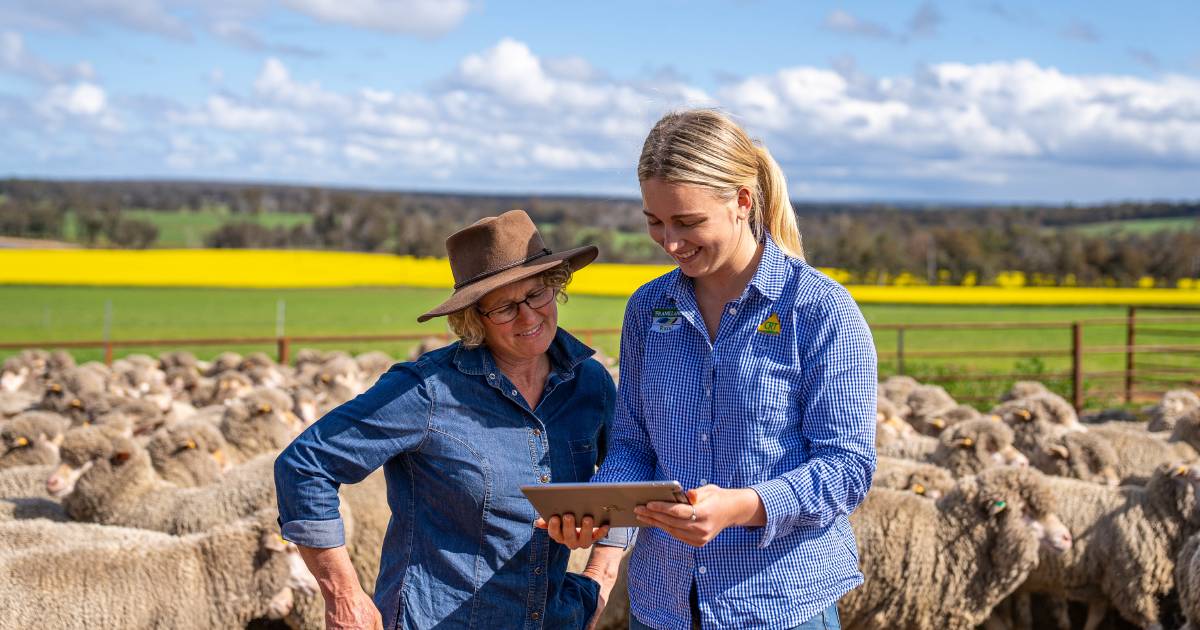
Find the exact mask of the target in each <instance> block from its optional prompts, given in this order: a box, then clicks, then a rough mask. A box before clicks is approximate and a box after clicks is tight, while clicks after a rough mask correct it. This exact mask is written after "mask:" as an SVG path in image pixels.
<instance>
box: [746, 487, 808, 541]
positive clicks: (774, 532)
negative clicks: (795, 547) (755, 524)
mask: <svg viewBox="0 0 1200 630" xmlns="http://www.w3.org/2000/svg"><path fill="white" fill-rule="evenodd" d="M750 488H751V489H753V490H754V491H755V492H757V493H758V498H760V499H762V502H763V509H764V510H765V511H766V513H767V524H766V525H765V526H764V527H763V528H762V537H761V538H759V539H758V548H759V549H765V548H766V547H767V546H768V545H770V544H771V543H772V542H774V541H775V539H776V538H779V537H780V536H786V535H788V534H789V533H791V531H792V527H793V525H794V523H793V520H794V518H795V514H797V513H798V512H799V511H800V502H799V501H798V500H797V499H796V492H795V490H793V489H792V484H790V483H788V482H787V481H786V480H784V479H768V480H766V481H764V482H762V483H758V484H754V485H753V486H750Z"/></svg>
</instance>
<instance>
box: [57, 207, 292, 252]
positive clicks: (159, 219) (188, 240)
mask: <svg viewBox="0 0 1200 630" xmlns="http://www.w3.org/2000/svg"><path fill="white" fill-rule="evenodd" d="M121 216H122V217H125V218H128V219H138V220H142V221H149V222H150V223H153V224H154V226H155V227H157V228H158V240H157V241H155V242H154V247H162V248H192V247H204V238H205V237H206V236H208V234H209V233H211V232H213V231H215V230H216V229H217V228H219V227H221V226H222V225H224V224H226V223H229V222H231V221H250V222H254V223H258V224H261V225H263V226H266V227H269V228H274V227H284V228H291V227H294V226H297V225H306V224H308V223H309V222H311V221H312V217H311V216H308V215H305V214H296V213H291V212H263V213H260V214H257V215H253V214H238V215H235V214H231V213H230V212H229V211H228V210H227V209H225V208H221V207H213V208H209V209H205V210H196V211H190V210H170V211H159V210H122V211H121ZM78 234H79V228H78V225H77V224H76V223H75V216H74V214H68V215H67V220H66V224H65V225H64V238H65V239H66V240H69V241H73V240H76V239H77V238H78Z"/></svg>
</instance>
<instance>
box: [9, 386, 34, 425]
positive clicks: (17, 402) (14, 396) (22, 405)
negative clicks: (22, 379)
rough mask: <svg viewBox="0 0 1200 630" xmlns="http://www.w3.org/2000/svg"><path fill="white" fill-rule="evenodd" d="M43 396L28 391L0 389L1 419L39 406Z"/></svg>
mask: <svg viewBox="0 0 1200 630" xmlns="http://www.w3.org/2000/svg"><path fill="white" fill-rule="evenodd" d="M39 400H41V397H40V396H38V395H37V394H35V393H33V392H28V391H21V390H17V391H12V392H9V391H0V419H4V418H11V417H13V416H15V415H17V414H19V413H21V412H23V411H26V410H28V409H33V408H36V407H37V404H38V401H39Z"/></svg>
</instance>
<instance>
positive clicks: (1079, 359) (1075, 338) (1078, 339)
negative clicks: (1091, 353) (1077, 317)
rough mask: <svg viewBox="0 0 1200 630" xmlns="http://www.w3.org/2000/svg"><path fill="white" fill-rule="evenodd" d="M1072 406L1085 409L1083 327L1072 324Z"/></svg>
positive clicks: (1077, 409) (1076, 408) (1076, 323)
mask: <svg viewBox="0 0 1200 630" xmlns="http://www.w3.org/2000/svg"><path fill="white" fill-rule="evenodd" d="M1071 404H1073V405H1074V406H1075V411H1077V412H1078V411H1079V410H1081V409H1083V326H1082V325H1081V324H1080V323H1079V322H1072V324H1071Z"/></svg>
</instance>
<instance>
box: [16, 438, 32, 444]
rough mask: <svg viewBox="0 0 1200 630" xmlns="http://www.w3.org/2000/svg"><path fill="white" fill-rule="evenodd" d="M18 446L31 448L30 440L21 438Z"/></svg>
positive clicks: (18, 439)
mask: <svg viewBox="0 0 1200 630" xmlns="http://www.w3.org/2000/svg"><path fill="white" fill-rule="evenodd" d="M16 444H17V446H29V438H24V437H19V438H17V441H16Z"/></svg>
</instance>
